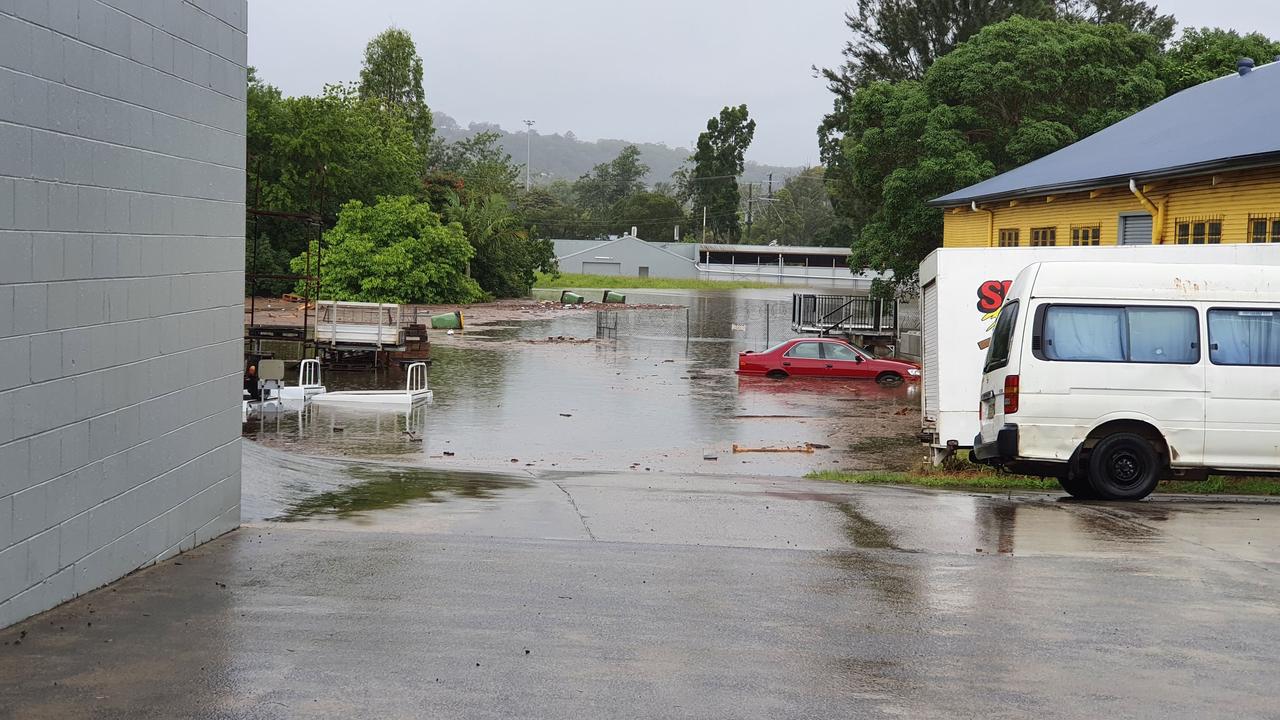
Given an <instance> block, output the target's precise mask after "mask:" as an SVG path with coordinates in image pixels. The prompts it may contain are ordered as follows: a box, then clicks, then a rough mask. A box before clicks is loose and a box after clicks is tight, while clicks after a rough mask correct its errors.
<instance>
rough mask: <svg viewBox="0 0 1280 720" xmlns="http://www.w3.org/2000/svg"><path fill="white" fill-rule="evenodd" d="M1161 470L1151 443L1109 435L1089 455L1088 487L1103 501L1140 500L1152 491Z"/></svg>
mask: <svg viewBox="0 0 1280 720" xmlns="http://www.w3.org/2000/svg"><path fill="white" fill-rule="evenodd" d="M1161 470H1162V464H1161V462H1160V458H1159V456H1158V455H1156V451H1155V448H1153V447H1152V446H1151V441H1149V440H1147V439H1146V438H1145V437H1143V436H1141V435H1137V434H1135V433H1128V432H1119V433H1115V434H1112V435H1108V436H1106V437H1105V438H1103V439H1102V440H1101V441H1099V442H1098V444H1097V445H1096V446H1094V448H1093V452H1091V453H1090V454H1089V484H1090V486H1091V487H1092V488H1093V490H1094V492H1096V493H1097V495H1098V497H1100V498H1102V499H1104V500H1141V499H1142V498H1144V497H1146V496H1148V495H1150V494H1151V491H1152V490H1155V488H1156V483H1158V482H1159V481H1160V471H1161Z"/></svg>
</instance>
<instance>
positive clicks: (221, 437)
mask: <svg viewBox="0 0 1280 720" xmlns="http://www.w3.org/2000/svg"><path fill="white" fill-rule="evenodd" d="M247 16H248V8H247V3H246V0H189V1H182V0H54V1H49V0H0V627H3V626H5V625H8V624H11V623H13V622H15V621H17V620H20V619H22V618H24V617H27V616H29V615H32V614H35V613H38V612H40V611H43V610H46V609H48V608H50V607H53V606H54V605H57V604H58V603H61V602H63V601H66V600H68V599H70V598H72V597H75V596H76V595H79V594H81V593H84V592H86V591H89V590H92V589H94V588H96V587H99V586H101V585H103V584H105V583H107V582H110V581H111V580H114V579H116V578H118V577H120V576H122V575H124V574H126V573H128V572H130V571H132V570H134V569H136V568H139V567H142V566H145V565H147V564H150V563H153V562H155V561H157V560H158V559H162V558H165V557H169V556H172V555H174V554H176V553H178V552H181V551H183V550H186V549H189V548H191V547H193V546H195V545H197V544H199V543H202V542H205V541H207V540H209V539H211V538H213V537H216V536H217V535H219V534H221V533H223V532H226V531H228V530H231V529H233V528H235V527H236V526H237V525H238V524H239V521H240V444H239V442H240V441H239V437H240V419H239V415H240V411H239V404H240V387H241V385H240V367H241V353H242V344H241V339H240V338H241V335H242V332H243V331H242V305H243V281H244V163H245V66H246V32H247V27H246V23H247Z"/></svg>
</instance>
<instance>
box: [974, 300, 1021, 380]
mask: <svg viewBox="0 0 1280 720" xmlns="http://www.w3.org/2000/svg"><path fill="white" fill-rule="evenodd" d="M1017 324H1018V301H1016V300H1015V301H1013V302H1007V303H1005V304H1004V307H1002V308H1000V317H999V319H997V320H996V327H995V330H993V331H992V333H991V345H989V346H988V347H987V362H986V365H985V366H984V367H983V369H982V371H983V372H991V371H992V370H997V369H999V368H1002V367H1004V366H1005V365H1008V364H1009V347H1010V345H1012V343H1013V329H1014V328H1015V327H1016V326H1017Z"/></svg>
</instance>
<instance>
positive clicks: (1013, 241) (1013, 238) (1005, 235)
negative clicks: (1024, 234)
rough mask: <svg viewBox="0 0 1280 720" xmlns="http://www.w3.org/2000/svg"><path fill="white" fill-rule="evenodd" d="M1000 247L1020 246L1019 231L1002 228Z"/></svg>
mask: <svg viewBox="0 0 1280 720" xmlns="http://www.w3.org/2000/svg"><path fill="white" fill-rule="evenodd" d="M1000 247H1018V231H1017V230H1001V231H1000Z"/></svg>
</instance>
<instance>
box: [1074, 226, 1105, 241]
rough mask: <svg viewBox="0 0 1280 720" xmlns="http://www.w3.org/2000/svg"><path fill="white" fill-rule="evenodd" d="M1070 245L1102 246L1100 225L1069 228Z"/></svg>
mask: <svg viewBox="0 0 1280 720" xmlns="http://www.w3.org/2000/svg"><path fill="white" fill-rule="evenodd" d="M1071 244H1072V245H1101V244H1102V226H1101V225H1072V226H1071Z"/></svg>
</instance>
